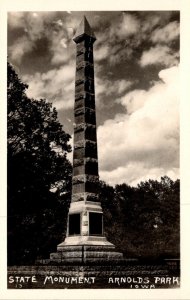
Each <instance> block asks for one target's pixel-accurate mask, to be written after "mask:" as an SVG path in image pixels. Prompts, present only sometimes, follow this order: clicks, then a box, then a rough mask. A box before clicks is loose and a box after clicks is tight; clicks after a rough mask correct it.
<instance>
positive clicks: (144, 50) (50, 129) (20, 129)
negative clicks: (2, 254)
mask: <svg viewBox="0 0 190 300" xmlns="http://www.w3.org/2000/svg"><path fill="white" fill-rule="evenodd" d="M19 8H20V7H18V9H17V10H8V11H7V122H6V124H7V141H6V143H7V155H6V157H7V158H6V159H7V201H6V209H7V218H6V224H7V228H6V231H7V236H6V239H7V246H6V255H7V257H6V264H7V271H6V272H7V274H5V277H6V280H7V290H8V291H11V290H15V291H16V290H20V293H21V292H22V290H23V289H24V290H26V289H27V291H30V290H31V291H32V290H36V289H38V290H40V291H42V290H43V291H44V290H46V291H47V292H48V290H52V289H54V290H56V291H58V290H63V293H64V291H68V290H70V291H73V292H74V293H76V292H77V290H78V291H81V290H83V291H85V290H88V291H89V290H91V291H93V290H100V291H102V292H103V291H104V290H105V291H106V290H107V291H108V290H110V294H111V293H112V291H116V290H120V293H122V291H123V292H124V293H125V295H126V298H125V299H128V298H127V293H128V291H130V290H137V289H138V290H139V289H140V290H144V289H145V290H150V289H151V290H159V291H161V292H162V290H163V291H164V290H167V291H170V290H174V289H175V290H176V293H177V291H180V289H181V287H183V285H181V279H182V276H183V270H182V264H181V255H182V254H181V253H182V242H183V237H181V231H182V224H183V220H182V217H181V207H180V201H182V200H181V197H182V196H183V195H184V194H185V193H182V192H181V186H182V187H183V186H184V184H183V183H182V184H181V182H180V181H181V178H183V177H181V166H180V165H181V160H180V152H181V151H182V150H181V149H180V139H181V143H182V142H183V134H182V137H181V133H180V129H181V128H180V127H181V125H180V118H181V115H180V106H181V100H180V99H181V90H182V89H181V86H180V84H181V81H180V80H181V71H180V69H181V67H180V64H181V63H180V61H181V60H182V65H183V57H182V54H181V35H182V27H183V22H182V25H181V12H180V10H179V9H175V7H174V9H172V8H171V9H156V10H155V9H154V10H151V9H149V10H143V7H141V8H140V7H139V9H127V5H126V7H125V9H123V7H121V8H119V7H118V8H119V9H113V10H112V9H109V5H107V9H99V10H97V9H90V6H89V9H84V10H82V9H81V10H79V9H76V10H74V9H71V10H67V9H65V8H64V6H63V8H64V9H62V10H61V9H58V10H56V9H54V10H48V11H47V10H46V8H45V5H44V9H43V10H42V9H33V10H31V9H30V10H23V9H19ZM72 8H73V7H72ZM182 165H183V163H182ZM183 203H185V200H183ZM186 203H187V202H186ZM187 204H188V203H187ZM125 290H126V291H125ZM89 292H90V291H89ZM40 293H41V292H40ZM28 295H29V294H28ZM62 295H63V294H62ZM139 295H140V294H139ZM75 297H76V296H75ZM123 297H124V294H123ZM85 299H86V298H85ZM110 299H112V298H110ZM122 299H124V298H122ZM172 299H173V298H172ZM176 299H181V298H176Z"/></svg>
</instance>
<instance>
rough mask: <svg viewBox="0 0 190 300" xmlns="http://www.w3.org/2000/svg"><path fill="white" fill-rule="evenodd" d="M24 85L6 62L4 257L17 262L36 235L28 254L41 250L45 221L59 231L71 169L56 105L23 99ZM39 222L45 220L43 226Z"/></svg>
mask: <svg viewBox="0 0 190 300" xmlns="http://www.w3.org/2000/svg"><path fill="white" fill-rule="evenodd" d="M26 88H27V85H26V84H24V83H22V81H21V80H20V79H19V78H18V75H17V74H16V72H15V70H14V68H13V67H12V66H11V65H10V64H8V80H7V90H8V92H7V93H8V94H7V95H8V106H7V112H8V121H7V127H8V139H7V140H8V215H9V219H8V230H9V261H10V262H11V261H14V260H15V259H16V261H17V258H18V260H19V259H20V261H22V262H23V261H24V260H25V259H26V260H27V259H28V257H31V258H34V257H32V255H31V249H32V248H34V247H35V244H36V243H35V241H36V240H38V241H39V244H38V246H39V249H41V250H39V253H38V251H34V255H37V254H40V251H43V250H44V238H43V237H44V236H46V234H47V233H48V231H49V229H48V228H51V226H53V227H54V230H56V229H57V230H58V236H59V232H60V231H61V230H62V233H63V232H64V229H63V226H59V228H60V230H59V228H57V227H58V225H59V224H58V222H56V214H57V213H59V212H60V209H61V212H62V215H63V218H65V215H66V214H67V210H68V203H69V199H70V185H71V170H72V168H71V165H70V162H69V161H68V160H67V153H68V152H70V151H71V147H70V145H69V144H68V142H69V139H70V136H69V134H67V133H65V131H64V130H63V128H62V125H61V124H60V123H59V121H58V118H57V111H56V109H55V108H52V105H51V104H50V103H48V102H47V101H46V100H45V99H41V100H40V101H37V100H34V99H29V98H28V97H27V96H26V93H25V92H26ZM52 190H54V193H52ZM60 193H62V196H60ZM60 219H61V217H60ZM45 220H46V221H45ZM42 222H45V223H46V228H44V226H43V224H42ZM48 222H49V224H48ZM42 230H44V232H43V231H42ZM62 233H60V234H62ZM47 235H48V234H47ZM51 235H53V232H52V233H51ZM46 238H47V236H46ZM47 239H48V240H49V238H47ZM54 239H55V240H56V238H55V237H54ZM34 240H35V241H34ZM50 240H51V238H50ZM42 242H43V245H42ZM32 243H33V246H32ZM47 243H48V242H47V241H46V242H45V244H47ZM13 244H14V246H13ZM33 250H34V249H33ZM48 250H49V249H48ZM29 252H30V253H29ZM36 252H37V253H36ZM34 255H33V256H34Z"/></svg>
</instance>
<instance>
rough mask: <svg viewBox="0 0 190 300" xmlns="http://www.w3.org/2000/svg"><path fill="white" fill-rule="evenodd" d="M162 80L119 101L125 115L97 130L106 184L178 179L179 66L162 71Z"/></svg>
mask: <svg viewBox="0 0 190 300" xmlns="http://www.w3.org/2000/svg"><path fill="white" fill-rule="evenodd" d="M159 77H160V79H162V82H161V81H160V82H156V83H155V84H154V86H153V87H151V88H150V89H149V90H148V91H139V90H135V91H133V92H130V93H128V94H126V96H125V97H123V98H122V99H121V100H120V102H121V104H122V105H123V106H124V107H125V108H126V114H120V115H116V117H115V118H114V119H110V120H107V121H106V122H105V123H104V124H103V125H102V126H100V127H99V128H98V150H99V165H100V176H101V179H103V180H105V181H106V182H109V183H111V184H114V183H121V182H127V183H129V184H136V183H137V182H139V181H140V180H144V179H149V178H154V179H157V178H159V177H160V176H163V175H170V176H171V177H172V178H174V179H175V178H176V176H178V163H179V162H178V160H179V76H178V67H172V68H170V69H165V70H162V71H161V72H160V73H159ZM128 110H129V111H130V114H128V113H127V111H128Z"/></svg>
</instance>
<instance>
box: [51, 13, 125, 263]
mask: <svg viewBox="0 0 190 300" xmlns="http://www.w3.org/2000/svg"><path fill="white" fill-rule="evenodd" d="M73 40H74V41H75V43H76V77H75V105H74V120H75V126H74V149H73V177H72V199H71V204H70V208H69V214H68V223H67V234H66V238H65V240H64V241H63V242H62V243H61V244H59V245H58V246H57V252H56V253H51V255H50V260H51V261H56V262H69V263H70V262H84V261H85V262H87V261H89V262H90V261H96V262H97V260H99V261H105V260H112V259H120V258H122V254H121V253H118V252H115V246H114V245H113V244H111V243H110V242H108V241H107V239H106V237H105V236H104V227H103V213H102V207H101V203H100V202H99V191H98V190H99V176H98V155H97V137H96V111H95V88H94V62H93V43H94V42H95V40H96V37H95V35H94V33H93V31H92V29H91V27H90V25H89V23H88V21H87V20H86V18H85V17H84V18H83V20H82V22H81V23H80V25H79V28H78V29H77V31H76V34H75V36H74V38H73Z"/></svg>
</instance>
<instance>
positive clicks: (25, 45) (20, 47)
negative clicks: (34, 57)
mask: <svg viewBox="0 0 190 300" xmlns="http://www.w3.org/2000/svg"><path fill="white" fill-rule="evenodd" d="M33 46H34V45H33V42H32V41H30V40H29V39H28V38H27V37H26V36H22V37H20V38H18V39H17V40H16V41H15V43H14V44H13V45H12V46H11V47H10V48H9V51H10V58H11V60H13V61H16V62H17V63H20V62H21V60H22V57H23V56H24V54H25V53H28V52H30V51H32V50H33Z"/></svg>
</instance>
